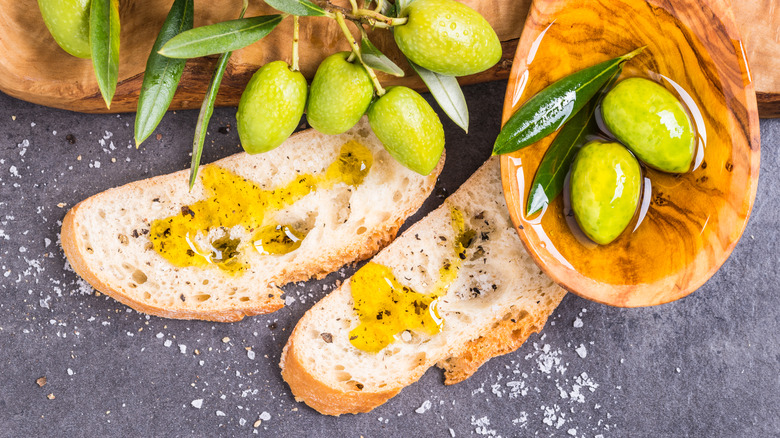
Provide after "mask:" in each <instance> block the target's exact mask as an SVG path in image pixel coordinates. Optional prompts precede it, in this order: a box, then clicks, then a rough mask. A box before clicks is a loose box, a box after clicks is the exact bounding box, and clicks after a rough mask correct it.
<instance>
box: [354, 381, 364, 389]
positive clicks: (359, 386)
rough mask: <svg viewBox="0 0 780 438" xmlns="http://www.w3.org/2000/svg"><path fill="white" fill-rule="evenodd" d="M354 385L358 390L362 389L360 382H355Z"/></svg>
mask: <svg viewBox="0 0 780 438" xmlns="http://www.w3.org/2000/svg"><path fill="white" fill-rule="evenodd" d="M355 387H356V388H357V389H360V390H362V389H363V384H362V383H356V384H355Z"/></svg>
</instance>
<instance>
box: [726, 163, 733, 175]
mask: <svg viewBox="0 0 780 438" xmlns="http://www.w3.org/2000/svg"><path fill="white" fill-rule="evenodd" d="M726 170H727V171H729V172H731V171H732V170H734V165H733V164H731V161H729V162H727V163H726Z"/></svg>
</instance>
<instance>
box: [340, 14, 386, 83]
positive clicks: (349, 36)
mask: <svg viewBox="0 0 780 438" xmlns="http://www.w3.org/2000/svg"><path fill="white" fill-rule="evenodd" d="M336 21H337V22H338V23H339V27H340V28H341V31H342V32H343V33H344V36H345V37H346V38H347V41H348V42H349V45H350V47H352V55H355V57H356V58H357V59H358V60H359V61H360V63H361V64H362V65H363V67H364V68H365V69H366V72H367V73H368V76H369V77H370V78H371V82H373V83H374V88H375V89H376V94H377V96H382V95H384V94H385V89H384V88H382V84H380V83H379V78H377V77H376V73H374V70H373V69H372V68H371V67H369V66H367V65H366V63H365V62H363V56H362V55H361V53H360V44H358V42H357V41H355V37H353V36H352V32H350V31H349V28H348V27H347V22H346V21H344V14H343V13H341V11H337V12H336ZM361 30H362V28H361ZM352 55H350V57H352Z"/></svg>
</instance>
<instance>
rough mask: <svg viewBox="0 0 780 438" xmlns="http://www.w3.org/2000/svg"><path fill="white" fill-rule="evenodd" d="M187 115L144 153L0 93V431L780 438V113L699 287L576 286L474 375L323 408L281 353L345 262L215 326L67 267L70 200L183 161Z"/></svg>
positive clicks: (209, 157) (220, 119)
mask: <svg viewBox="0 0 780 438" xmlns="http://www.w3.org/2000/svg"><path fill="white" fill-rule="evenodd" d="M504 89H505V84H504V83H502V82H496V83H490V84H482V85H475V86H469V87H466V88H465V90H464V91H465V94H466V98H467V100H468V102H469V104H470V107H471V117H472V123H471V126H472V128H471V133H470V134H469V135H464V134H463V133H462V131H459V130H458V128H456V127H455V126H454V125H453V124H452V123H449V122H448V121H446V120H445V121H444V124H445V129H446V132H447V150H448V154H447V155H448V160H447V165H446V166H445V168H444V172H443V173H442V176H441V179H440V181H439V184H438V186H437V190H436V192H435V195H434V196H432V197H431V199H429V200H428V202H427V203H426V204H425V207H424V209H423V211H422V212H421V213H420V214H418V215H417V216H416V217H415V218H412V219H411V221H414V220H416V219H417V218H419V217H420V216H421V215H422V214H423V213H425V212H427V211H430V210H431V209H433V208H435V207H436V206H437V205H439V204H440V203H441V202H442V199H443V198H444V197H445V196H446V194H448V193H452V191H454V190H455V189H456V188H457V187H458V186H459V185H460V184H462V183H463V181H465V179H466V178H467V177H468V176H469V175H470V174H471V173H472V172H473V171H474V170H475V169H477V167H478V166H479V165H480V164H481V163H482V162H483V161H484V160H485V159H487V157H488V155H489V152H490V146H491V144H492V141H493V139H494V138H495V136H496V135H497V133H498V129H499V120H500V114H501V106H502V101H503V97H504V96H503V94H504ZM234 115H235V109H231V108H225V109H219V110H217V111H216V112H215V115H214V118H213V119H212V123H211V129H210V130H209V136H208V137H207V148H206V151H205V153H204V157H203V161H204V162H211V161H213V160H215V159H217V158H220V157H224V156H226V155H229V154H232V153H235V152H238V151H239V147H238V138H237V135H236V131H235V129H234V128H233V126H234V124H235V121H234ZM196 117H197V114H196V112H195V111H179V112H177V113H169V114H168V115H167V116H166V117H165V119H164V120H163V123H162V124H161V126H160V127H159V129H158V130H157V131H156V134H154V135H152V137H151V138H150V140H149V141H147V142H146V143H145V144H144V145H143V146H142V147H141V148H140V149H138V150H136V149H135V148H134V147H132V146H131V143H132V138H133V136H132V133H133V129H132V126H133V118H134V115H133V114H122V115H85V114H77V113H72V112H67V111H61V110H54V109H49V108H44V107H42V106H36V105H32V104H29V103H26V102H22V101H18V100H15V99H12V98H10V97H7V96H5V95H2V94H0V290H1V292H0V436H2V437H15V436H215V435H229V436H239V435H241V436H251V435H252V434H258V435H260V436H304V437H359V436H364V437H393V438H397V437H399V436H400V437H405V436H424V437H450V436H455V437H466V436H503V437H515V436H564V437H568V436H576V437H599V436H603V437H626V436H631V437H651V436H652V437H656V436H674V437H677V436H691V437H769V436H780V419H778V412H780V346H778V344H779V343H780V326H778V319H780V306H778V304H780V294H778V289H779V288H780V273H778V269H777V264H778V261H780V257H778V253H780V245H779V244H778V231H777V228H778V225H779V224H780V213H778V211H780V197H779V196H778V193H780V191H779V190H778V186H779V185H780V175H778V173H779V172H780V163H778V158H777V157H778V151H777V149H778V147H780V120H762V121H761V134H762V140H763V145H762V146H763V147H762V149H763V154H762V155H763V156H762V162H761V179H760V183H759V188H758V197H757V199H756V203H755V207H754V209H753V215H752V218H751V220H750V223H749V224H748V227H747V230H746V231H745V234H744V236H743V238H742V240H741V242H740V243H739V245H737V248H736V250H735V251H734V253H733V254H732V256H731V258H730V259H729V260H728V261H727V262H726V264H725V265H724V266H723V268H722V269H721V270H720V271H719V272H718V273H717V274H716V275H715V276H714V277H713V278H712V279H711V280H710V281H709V282H707V284H705V285H704V287H702V288H701V289H700V290H699V291H697V292H696V293H694V294H692V295H690V296H689V297H687V298H684V299H682V300H680V301H677V302H675V303H671V304H667V305H663V306H658V307H653V308H644V309H617V308H611V307H606V306H603V305H600V304H595V303H591V302H589V301H586V300H583V299H581V298H579V297H576V296H574V295H569V296H567V297H566V298H565V299H564V300H563V303H562V304H561V306H560V307H559V308H558V309H557V311H556V312H555V314H554V315H553V317H552V318H551V319H550V321H549V322H548V324H547V326H546V327H545V329H544V331H543V332H542V333H541V334H539V335H534V336H532V337H531V338H530V339H529V340H528V342H527V343H526V344H525V345H523V346H522V348H520V350H519V351H517V352H515V353H512V354H509V355H507V356H504V357H500V358H496V359H493V360H492V361H490V362H489V363H488V364H487V365H486V366H484V367H483V368H482V369H481V370H480V371H479V372H478V373H477V374H476V375H474V376H473V377H472V378H470V379H469V380H467V381H466V382H464V383H461V384H458V385H455V386H451V387H447V386H444V385H443V383H442V375H441V372H440V371H439V370H438V369H432V370H430V371H429V372H428V373H427V374H425V375H424V376H423V378H422V379H421V381H420V382H418V383H416V384H414V385H412V386H411V387H409V388H407V389H405V390H404V391H403V392H402V393H401V394H400V395H398V396H397V397H395V398H394V399H392V400H390V401H389V402H388V403H387V404H385V405H383V406H381V407H379V408H377V409H376V410H374V411H373V412H371V413H369V414H363V415H357V416H353V415H347V416H344V417H342V418H333V417H326V416H322V415H320V414H318V413H316V412H314V411H313V410H311V409H309V408H308V407H306V406H305V405H303V404H299V403H296V402H295V401H294V400H293V399H292V397H291V395H290V392H289V390H288V388H287V386H286V384H285V383H284V381H283V380H282V379H281V377H280V375H279V368H278V365H277V363H278V361H279V355H280V352H281V349H282V346H283V345H284V343H285V342H286V340H287V336H288V334H289V333H290V330H291V329H292V328H293V327H294V324H295V323H296V321H297V320H298V318H299V317H300V316H301V315H302V314H303V313H304V312H305V311H306V310H307V309H308V308H309V307H310V306H311V305H312V304H314V303H315V302H316V301H317V300H318V299H319V298H320V297H322V296H324V295H325V294H326V293H327V292H328V291H329V290H331V289H332V288H333V287H334V285H335V283H336V281H337V280H339V279H340V278H342V277H343V276H344V275H349V274H351V272H352V270H351V269H345V270H342V271H341V272H339V273H336V274H333V275H331V276H330V277H329V278H327V279H326V280H324V281H320V282H309V283H305V284H303V283H302V284H300V285H296V286H294V287H289V288H287V297H288V298H287V300H288V302H289V305H288V306H287V307H285V308H284V309H282V310H280V311H278V312H276V313H273V314H271V315H267V316H258V317H252V318H246V319H245V320H244V321H241V322H238V323H233V324H216V323H209V322H195V321H176V320H166V319H161V318H157V317H149V316H146V315H143V314H139V313H137V312H135V311H132V310H131V309H129V308H127V307H125V306H123V305H121V304H119V303H117V302H115V301H113V300H112V299H109V298H107V297H105V296H102V295H98V294H95V293H94V291H93V290H92V289H91V288H90V287H89V286H87V285H85V284H84V283H83V282H82V281H80V280H79V279H78V278H77V276H76V275H75V274H74V273H73V272H72V271H71V270H70V269H69V268H68V267H67V265H66V262H65V259H64V256H63V254H62V250H61V248H60V246H59V229H60V224H61V222H60V221H61V220H62V218H63V216H64V215H65V212H66V211H67V209H68V208H70V207H71V206H73V205H74V204H76V203H77V202H78V201H80V200H82V199H84V198H86V197H88V196H90V195H92V194H95V193H98V192H100V191H103V190H105V189H108V188H110V187H114V186H117V185H119V184H124V183H127V182H131V181H135V180H138V179H142V178H147V177H151V176H155V175H161V174H165V173H169V172H172V171H175V170H179V169H185V168H187V167H188V165H189V161H190V157H189V151H190V148H191V146H190V145H191V138H192V131H193V127H194V125H195V120H196ZM68 139H70V141H69V140H68ZM225 338H229V340H227V339H225ZM225 341H226V342H225ZM247 348H250V349H251V351H252V352H253V353H254V355H252V354H251V353H249V352H248V351H247ZM195 350H198V353H199V354H196V353H195ZM252 356H254V358H252ZM44 376H45V377H46V379H47V383H46V384H45V385H44V386H43V387H39V385H38V384H36V380H37V379H39V378H40V377H44ZM47 396H48V397H47ZM49 397H50V398H49ZM196 400H202V405H201V408H200V409H198V408H195V407H194V406H193V401H196ZM196 404H197V403H196ZM257 420H261V422H260V423H259V424H258V425H257V427H254V425H255V424H257V423H256V422H257Z"/></svg>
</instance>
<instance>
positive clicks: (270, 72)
mask: <svg viewBox="0 0 780 438" xmlns="http://www.w3.org/2000/svg"><path fill="white" fill-rule="evenodd" d="M306 92H307V89H306V79H305V78H304V77H303V75H302V74H301V72H299V71H292V70H290V66H289V65H287V63H286V62H284V61H274V62H269V63H268V64H266V65H264V66H263V67H262V68H261V69H260V70H258V71H257V72H255V74H254V75H253V76H252V79H250V80H249V83H248V84H247V86H246V89H245V90H244V94H242V95H241V101H240V102H239V103H238V113H237V114H236V121H237V126H238V136H239V138H240V139H241V145H242V146H243V147H244V150H245V151H247V152H248V153H250V154H256V153H259V152H267V151H270V150H271V149H273V148H275V147H277V146H279V145H280V144H282V143H283V142H284V141H285V140H287V137H289V136H290V134H292V133H293V131H295V128H296V127H297V126H298V124H299V123H300V121H301V116H303V109H304V107H305V106H306Z"/></svg>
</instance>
